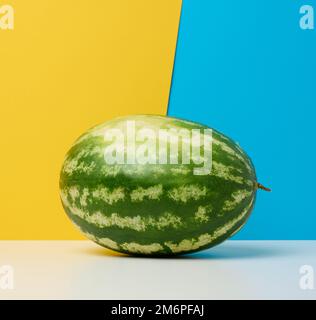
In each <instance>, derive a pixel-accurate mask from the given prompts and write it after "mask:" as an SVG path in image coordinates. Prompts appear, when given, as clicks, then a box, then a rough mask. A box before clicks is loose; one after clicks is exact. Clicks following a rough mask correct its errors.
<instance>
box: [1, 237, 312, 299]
mask: <svg viewBox="0 0 316 320" xmlns="http://www.w3.org/2000/svg"><path fill="white" fill-rule="evenodd" d="M3 265H10V266H12V267H13V270H14V288H13V289H12V290H8V289H7V290H4V289H3V288H2V289H1V288H0V299H316V289H314V290H302V289H301V288H300V285H299V281H300V277H301V276H302V275H301V274H300V272H299V270H300V267H301V266H302V265H310V266H312V267H313V268H314V269H315V272H316V241H226V242H225V243H223V244H222V245H219V246H217V247H215V248H213V249H209V250H205V251H202V252H199V253H196V254H191V255H186V256H180V257H177V258H165V259H158V258H137V257H128V256H120V255H117V254H115V253H113V252H112V251H109V250H106V249H103V248H102V247H99V246H98V245H96V244H94V243H93V242H90V241H0V268H1V266H3ZM0 277H1V275H0ZM314 280H315V282H316V274H315V279H314Z"/></svg>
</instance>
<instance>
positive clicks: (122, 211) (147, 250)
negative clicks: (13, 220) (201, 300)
mask: <svg viewBox="0 0 316 320" xmlns="http://www.w3.org/2000/svg"><path fill="white" fill-rule="evenodd" d="M258 188H261V189H264V187H263V186H262V185H260V184H259V183H257V179H256V174H255V169H254V166H253V164H252V162H251V160H250V158H249V157H248V156H247V155H246V153H245V152H244V151H243V150H242V149H241V148H240V147H239V145H238V144H236V143H235V142H233V141H232V140H231V139H230V138H228V137H227V136H225V135H223V134H222V133H220V132H218V131H216V130H213V129H211V128H208V127H207V126H205V125H202V124H198V123H194V122H189V121H185V120H182V119H177V118H172V117H167V116H156V115H133V116H127V117H120V118H116V119H113V120H111V121H107V122H105V123H103V124H101V125H98V126H96V127H93V128H92V129H90V130H88V131H87V132H86V133H84V134H83V135H82V136H81V137H79V138H78V139H77V141H75V143H74V144H73V146H72V147H71V148H70V150H69V151H68V153H67V154H66V157H65V160H64V163H63V166H62V169H61V173H60V197H61V201H62V205H63V207H64V210H65V212H66V213H67V215H68V217H69V218H70V219H71V221H72V222H73V223H74V224H75V225H76V226H77V227H78V228H79V229H80V230H81V232H82V233H83V234H84V235H85V236H86V237H87V238H88V239H91V240H93V241H94V242H96V243H98V244H99V245H101V246H104V247H106V248H108V249H112V250H115V251H118V252H122V253H127V254H132V255H143V256H172V255H176V254H183V253H191V252H195V251H198V250H202V249H205V248H209V247H212V246H214V245H217V244H219V243H221V242H222V241H224V240H225V239H227V238H229V237H230V236H232V235H233V234H235V233H236V232H237V231H238V230H240V229H241V227H242V226H243V225H244V223H245V222H246V220H247V218H248V217H249V215H250V213H251V211H252V209H253V207H254V203H255V198H256V191H257V189H258Z"/></svg>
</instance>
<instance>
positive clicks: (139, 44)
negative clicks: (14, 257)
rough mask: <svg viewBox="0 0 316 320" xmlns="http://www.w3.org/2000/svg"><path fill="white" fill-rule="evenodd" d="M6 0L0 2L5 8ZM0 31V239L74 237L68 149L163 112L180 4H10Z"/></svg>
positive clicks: (123, 0) (71, 0) (130, 0)
mask: <svg viewBox="0 0 316 320" xmlns="http://www.w3.org/2000/svg"><path fill="white" fill-rule="evenodd" d="M1 3H2V2H1ZM6 4H11V5H12V6H13V7H14V9H15V29H14V30H0V65H1V68H0V119H1V126H0V148H1V149H0V150H1V151H0V152H1V157H0V168H1V171H0V172H1V176H0V181H1V183H0V239H80V238H81V236H80V234H79V232H78V231H77V230H76V229H75V228H74V227H73V226H72V225H71V223H70V222H69V220H68V218H67V217H66V215H65V213H64V212H63V209H62V207H61V204H60V201H59V195H58V178H59V169H60V167H61V164H62V161H63V157H64V155H65V153H66V151H67V150H68V148H69V146H70V145H71V143H72V142H73V141H74V139H76V138H77V137H78V136H79V135H80V134H81V133H83V132H84V131H85V130H87V129H88V128H89V127H91V126H93V125H95V124H98V123H100V122H103V121H105V120H107V119H110V118H112V117H115V116H118V115H124V114H133V113H158V114H163V113H165V112H166V107H167V101H168V94H169V87H170V80H171V73H172V65H173V59H174V51H175V46H176V37H177V29H178V22H179V15H180V5H181V3H180V0H172V1H170V0H155V1H154V0H103V1H102V0H98V1H97V0H90V1H78V0H76V1H75V0H68V1H64V0H49V1H43V0H28V1H25V0H16V1H9V0H8V1H6Z"/></svg>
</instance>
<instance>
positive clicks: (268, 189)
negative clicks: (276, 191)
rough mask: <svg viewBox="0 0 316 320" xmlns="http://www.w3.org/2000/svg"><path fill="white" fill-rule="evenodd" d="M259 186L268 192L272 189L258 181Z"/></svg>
mask: <svg viewBox="0 0 316 320" xmlns="http://www.w3.org/2000/svg"><path fill="white" fill-rule="evenodd" d="M257 188H258V189H261V190H264V191H268V192H270V191H271V189H270V188H267V187H265V186H264V185H262V184H261V183H258V182H257Z"/></svg>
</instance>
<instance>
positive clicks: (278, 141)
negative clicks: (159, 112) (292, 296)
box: [168, 0, 316, 239]
mask: <svg viewBox="0 0 316 320" xmlns="http://www.w3.org/2000/svg"><path fill="white" fill-rule="evenodd" d="M304 4H311V5H313V4H315V7H316V2H315V3H306V2H305V1H288V0H278V1H272V0H256V1H251V0H240V1H237V0H226V1H210V0H199V1H194V0H184V1H183V7H182V16H181V22H180V30H179V37H178V45H177V52H176V60H175V66H174V74H173V81H172V87H171V95H170V101H169V107H168V114H169V115H171V116H176V117H181V118H186V119H190V120H192V121H197V122H201V123H204V124H207V125H209V126H211V127H213V128H215V129H217V130H219V131H221V132H223V133H225V134H226V135H228V136H230V137H231V138H233V139H234V140H235V141H237V142H239V144H240V145H241V147H242V148H243V149H244V150H245V151H246V152H247V153H248V154H249V156H250V157H251V158H252V160H253V162H254V164H255V167H256V170H257V176H258V181H260V182H261V183H262V184H265V185H267V186H269V187H271V188H272V190H273V191H272V192H271V193H266V192H263V191H260V192H258V198H257V203H256V207H255V210H254V212H253V214H252V216H251V218H250V219H249V221H248V223H247V224H246V226H245V227H244V228H243V230H242V231H240V232H239V233H238V234H237V235H236V236H235V238H237V239H316V209H315V203H316V197H315V195H316V187H315V186H316V174H315V164H316V150H315V138H316V130H315V121H316V30H302V29H301V28H300V25H299V20H300V17H301V14H300V13H299V9H300V7H301V6H302V5H304ZM315 7H314V8H315Z"/></svg>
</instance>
